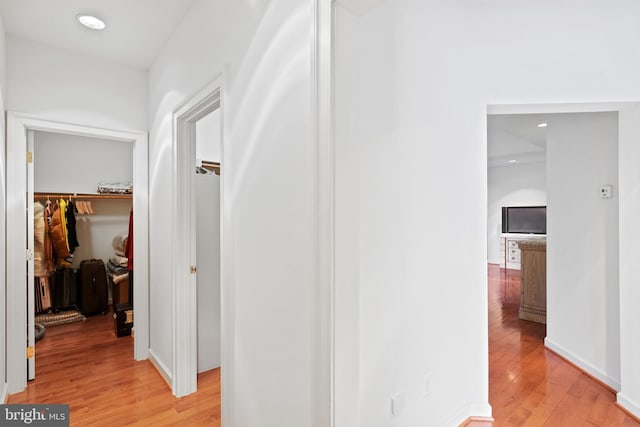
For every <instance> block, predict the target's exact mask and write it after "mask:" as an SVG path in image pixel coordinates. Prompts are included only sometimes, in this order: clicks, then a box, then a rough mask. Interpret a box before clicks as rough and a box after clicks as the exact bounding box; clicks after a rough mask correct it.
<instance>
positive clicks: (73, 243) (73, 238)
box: [65, 201, 80, 254]
mask: <svg viewBox="0 0 640 427" xmlns="http://www.w3.org/2000/svg"><path fill="white" fill-rule="evenodd" d="M75 212H76V208H75V206H74V204H73V202H72V201H69V202H68V203H67V208H66V210H65V218H66V220H67V242H68V245H69V253H71V254H72V253H73V252H74V251H75V250H76V248H77V247H78V246H80V243H78V234H77V233H76V215H75Z"/></svg>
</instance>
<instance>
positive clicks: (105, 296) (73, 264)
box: [27, 131, 134, 379]
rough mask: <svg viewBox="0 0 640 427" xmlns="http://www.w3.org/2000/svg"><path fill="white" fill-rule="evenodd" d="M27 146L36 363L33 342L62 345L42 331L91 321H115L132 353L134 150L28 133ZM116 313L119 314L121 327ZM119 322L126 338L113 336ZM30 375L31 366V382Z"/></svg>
mask: <svg viewBox="0 0 640 427" xmlns="http://www.w3.org/2000/svg"><path fill="white" fill-rule="evenodd" d="M27 144H28V150H29V154H28V163H29V165H28V168H27V170H28V174H27V175H28V177H27V183H28V189H29V193H30V194H29V196H30V197H29V198H28V199H29V200H28V211H29V213H30V218H31V221H32V224H33V228H32V229H30V228H29V229H28V230H32V231H29V233H28V234H29V236H28V246H29V243H30V248H29V250H30V251H32V252H31V253H32V254H33V257H31V258H30V259H32V261H33V262H32V263H31V262H30V265H31V267H28V277H27V280H28V282H27V283H29V282H31V283H33V292H31V289H29V290H28V321H29V330H30V331H31V330H33V335H31V334H30V336H29V337H28V338H29V341H30V344H31V343H32V342H33V343H35V355H36V357H35V359H36V360H37V355H38V344H37V342H44V341H45V340H49V341H51V340H55V339H60V335H59V334H52V333H49V334H47V332H48V331H50V330H51V329H53V328H56V327H57V326H59V325H64V324H69V323H73V322H86V321H87V319H88V318H89V317H92V316H109V317H111V318H113V322H114V328H113V333H114V334H115V335H116V336H119V337H122V338H123V339H124V340H128V341H129V342H130V345H131V351H132V352H133V340H132V339H131V337H130V336H129V335H130V330H131V326H132V325H133V310H132V307H131V305H132V296H133V283H132V277H133V273H132V270H133V259H132V253H133V252H132V247H133V241H132V238H131V239H130V236H131V237H132V225H133V218H132V216H133V209H132V208H133V202H132V195H133V190H134V189H133V185H132V183H133V144H132V143H131V142H124V141H115V140H106V139H100V138H94V137H85V136H79V135H68V134H60V133H52V132H41V131H29V133H28V135H27ZM114 308H115V309H117V308H121V309H122V311H123V313H122V316H121V317H122V318H121V319H118V318H117V316H114V312H115V311H117V310H114ZM126 308H129V310H125V309H126ZM119 321H121V322H120V323H122V325H121V326H123V325H124V324H125V323H126V325H127V327H128V328H129V333H126V327H125V328H124V329H123V330H121V331H120V333H119V331H118V323H119ZM32 325H33V329H31V326H32ZM123 331H124V332H123ZM73 333H80V334H81V333H82V329H77V328H76V329H74V332H73ZM48 335H49V336H48ZM36 341H37V342H36ZM78 343H79V345H80V346H81V343H82V340H78ZM31 345H33V344H31ZM80 346H79V347H78V348H76V351H79V352H81V351H82V348H80ZM44 347H45V348H48V349H50V348H55V343H51V342H47V345H46V346H44ZM34 375H35V370H34V369H33V368H32V367H31V366H30V369H29V379H33V377H34Z"/></svg>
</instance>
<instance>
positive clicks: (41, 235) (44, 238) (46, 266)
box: [33, 202, 54, 277]
mask: <svg viewBox="0 0 640 427" xmlns="http://www.w3.org/2000/svg"><path fill="white" fill-rule="evenodd" d="M53 270H54V263H53V248H52V246H51V240H50V239H49V224H48V223H47V220H46V218H45V207H44V206H43V205H42V203H40V202H36V203H34V205H33V274H34V275H35V276H36V277H49V276H50V275H51V273H52V272H53Z"/></svg>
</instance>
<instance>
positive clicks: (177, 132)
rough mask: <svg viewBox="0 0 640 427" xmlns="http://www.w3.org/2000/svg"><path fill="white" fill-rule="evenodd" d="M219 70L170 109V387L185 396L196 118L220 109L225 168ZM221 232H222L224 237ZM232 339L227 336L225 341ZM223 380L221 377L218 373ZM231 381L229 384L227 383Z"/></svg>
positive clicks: (194, 371)
mask: <svg viewBox="0 0 640 427" xmlns="http://www.w3.org/2000/svg"><path fill="white" fill-rule="evenodd" d="M222 87H223V74H222V73H220V74H219V75H218V76H217V77H216V78H215V79H214V80H213V81H212V82H211V83H209V84H208V85H207V86H205V87H204V88H203V89H201V90H200V91H199V92H198V93H197V94H196V95H194V96H193V97H192V98H191V99H190V100H189V101H188V102H187V103H186V104H184V105H183V106H182V107H180V108H179V109H178V110H177V111H175V112H174V113H173V159H174V165H173V177H174V185H173V189H174V191H173V197H174V203H173V206H174V211H173V233H172V234H173V239H172V240H173V242H174V245H173V313H172V317H173V322H172V323H173V325H174V326H173V337H172V338H173V339H172V343H173V348H172V351H173V366H172V375H171V389H172V391H173V394H174V395H175V396H177V397H182V396H186V395H188V394H191V393H193V392H195V391H196V390H197V387H198V378H197V377H198V330H197V324H198V317H197V309H196V307H197V306H198V304H197V265H196V232H197V230H196V218H195V216H196V197H195V184H194V180H195V177H194V174H195V167H196V122H197V121H198V120H200V119H201V118H203V117H205V116H206V115H207V114H209V113H211V112H213V111H215V110H216V109H220V118H221V126H220V133H221V135H220V150H221V170H225V171H226V165H227V162H226V161H225V160H226V153H227V150H225V141H224V128H225V126H224V124H225V122H224V117H225V116H224V108H223V97H222ZM220 188H221V191H220V210H221V212H224V211H225V206H226V205H227V203H226V196H225V195H226V194H227V192H226V191H225V188H226V180H225V173H224V172H223V173H221V174H220ZM222 221H223V219H222V215H221V233H220V240H221V242H220V243H221V244H220V256H221V263H220V265H221V270H222V271H221V281H220V282H221V283H220V292H221V295H220V297H221V298H220V303H221V304H220V305H221V316H220V317H221V319H220V320H221V337H220V347H221V366H224V369H225V376H226V375H229V374H230V372H231V369H232V364H231V363H230V361H231V360H232V358H231V357H229V351H231V349H232V348H233V346H232V345H229V341H230V338H231V336H232V334H233V328H229V324H228V322H227V319H232V318H233V316H232V315H231V314H229V313H230V311H229V310H231V308H232V307H233V304H232V301H230V300H229V290H230V289H232V288H233V286H232V285H231V283H232V281H231V280H230V279H229V277H228V273H229V271H230V269H229V268H225V266H228V265H230V264H228V262H229V259H230V258H229V257H230V251H229V249H228V245H227V244H226V242H228V241H230V240H231V239H229V234H225V230H227V233H228V232H229V231H230V228H229V227H224V226H222ZM225 237H226V238H225ZM231 342H232V341H231ZM223 380H224V378H223ZM229 387H231V386H229ZM225 390H227V388H226V387H225Z"/></svg>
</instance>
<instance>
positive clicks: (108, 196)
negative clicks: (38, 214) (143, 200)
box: [33, 193, 133, 200]
mask: <svg viewBox="0 0 640 427" xmlns="http://www.w3.org/2000/svg"><path fill="white" fill-rule="evenodd" d="M33 198H34V199H36V200H46V199H47V198H49V199H51V200H54V199H72V200H99V199H124V200H126V199H128V200H131V199H132V198H133V194H130V193H129V194H125V193H95V194H87V193H84V194H83V193H33Z"/></svg>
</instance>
